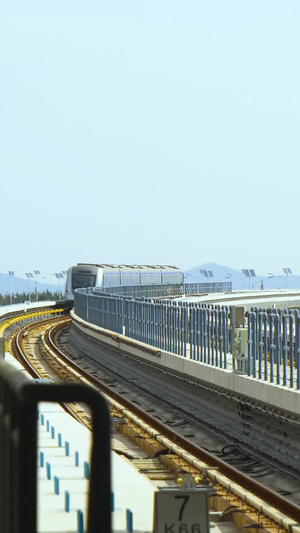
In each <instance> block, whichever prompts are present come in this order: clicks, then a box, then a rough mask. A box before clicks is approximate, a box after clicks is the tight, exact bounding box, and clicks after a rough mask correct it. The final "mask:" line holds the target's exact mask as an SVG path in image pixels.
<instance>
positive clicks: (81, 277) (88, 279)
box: [73, 274, 96, 291]
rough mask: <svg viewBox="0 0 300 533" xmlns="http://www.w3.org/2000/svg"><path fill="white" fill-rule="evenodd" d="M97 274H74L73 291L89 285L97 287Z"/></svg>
mask: <svg viewBox="0 0 300 533" xmlns="http://www.w3.org/2000/svg"><path fill="white" fill-rule="evenodd" d="M95 283H96V276H92V275H91V274H73V291H74V290H75V289H82V288H87V287H95Z"/></svg>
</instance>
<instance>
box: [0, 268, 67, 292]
mask: <svg viewBox="0 0 300 533" xmlns="http://www.w3.org/2000/svg"><path fill="white" fill-rule="evenodd" d="M37 283H38V291H39V292H44V291H46V290H48V291H50V292H56V291H58V284H55V283H47V282H42V281H40V280H38V281H37ZM28 290H29V283H28V279H27V278H25V279H23V278H19V277H17V276H10V275H9V274H1V273H0V294H3V295H5V294H10V292H12V293H13V294H16V293H19V294H22V293H23V292H25V293H28ZM35 290H36V279H35V278H33V279H31V280H30V292H35ZM61 290H62V291H63V292H64V290H65V286H64V283H61Z"/></svg>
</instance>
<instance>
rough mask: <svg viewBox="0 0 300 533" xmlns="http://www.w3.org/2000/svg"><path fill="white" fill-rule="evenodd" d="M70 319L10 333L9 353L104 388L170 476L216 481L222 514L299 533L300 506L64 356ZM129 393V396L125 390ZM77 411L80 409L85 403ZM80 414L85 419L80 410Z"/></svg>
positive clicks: (118, 419) (31, 366)
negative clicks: (210, 451) (63, 337)
mask: <svg viewBox="0 0 300 533" xmlns="http://www.w3.org/2000/svg"><path fill="white" fill-rule="evenodd" d="M56 322H57V324H56ZM69 322H70V318H68V317H63V318H55V319H51V320H49V319H47V320H45V319H44V320H43V322H39V323H37V324H30V325H26V326H25V327H23V328H22V329H20V330H19V331H18V332H17V333H16V332H15V333H14V335H13V336H12V338H11V341H10V347H11V351H12V352H13V353H14V355H15V356H16V357H17V358H18V359H19V360H22V361H23V362H22V364H23V365H24V366H26V368H27V369H28V371H29V372H30V373H31V375H34V376H35V377H36V376H37V375H39V376H42V377H44V378H51V379H56V380H66V379H72V380H75V381H84V382H88V383H90V384H91V385H92V386H94V387H97V388H100V389H101V390H102V392H103V393H104V394H105V395H106V397H107V399H108V401H109V402H110V404H111V409H112V414H113V420H114V426H116V427H117V428H118V429H120V430H123V431H124V432H125V433H126V434H128V435H129V434H130V435H131V437H132V438H133V439H134V440H135V442H139V443H141V442H143V445H144V447H145V448H146V449H147V451H148V453H149V451H150V450H151V454H152V455H155V456H156V457H157V458H158V457H159V458H160V462H163V463H164V465H165V467H166V468H167V469H168V470H169V472H171V473H172V474H170V473H168V472H166V471H165V474H166V476H167V475H169V479H170V480H172V479H174V478H175V479H177V478H178V477H179V478H180V477H182V476H183V475H184V474H191V475H192V476H193V479H194V480H196V482H198V483H204V484H212V485H213V486H214V489H215V491H214V494H213V496H212V500H213V501H212V507H213V508H214V509H215V510H218V511H219V512H220V513H221V515H222V516H225V515H227V516H231V517H232V516H233V515H234V517H235V520H236V521H237V523H240V524H242V525H243V526H245V525H246V526H247V527H250V526H251V527H256V528H257V527H259V528H263V529H266V530H271V529H274V527H276V528H277V529H278V528H282V529H289V530H291V529H293V531H295V532H296V530H297V532H298V531H300V528H299V529H298V527H297V523H299V522H300V507H299V506H298V505H296V504H295V503H293V502H291V501H289V500H287V499H286V498H285V497H284V496H283V495H280V494H278V493H277V492H274V491H273V490H271V489H268V488H267V487H266V486H265V485H263V484H261V483H260V482H259V481H257V480H255V479H253V478H251V477H249V476H248V475H246V474H245V473H243V472H241V471H240V470H238V469H237V468H235V467H234V466H232V465H230V464H229V463H227V462H226V461H224V460H222V459H220V458H218V457H217V456H216V455H214V454H211V453H209V452H208V451H207V450H205V449H203V448H201V447H200V446H197V445H195V444H193V443H192V442H191V441H190V440H189V438H188V437H184V436H182V434H180V433H179V432H178V431H176V429H175V428H174V427H173V428H171V427H170V426H169V425H167V424H166V423H163V422H162V421H161V420H159V419H158V418H157V417H156V416H153V414H151V413H149V412H145V410H144V409H142V408H141V407H139V406H138V405H137V403H136V401H130V400H129V399H128V398H125V397H124V394H123V395H122V394H121V393H120V392H117V391H116V387H115V383H114V380H112V378H109V377H108V376H107V375H106V374H104V378H102V379H99V377H98V376H97V375H96V373H95V371H93V375H91V369H90V365H86V366H88V367H89V368H88V369H85V370H84V369H82V367H81V365H80V362H79V359H80V358H79V357H78V362H76V361H74V356H73V358H71V357H68V356H66V354H65V353H64V352H65V350H62V349H60V348H58V346H57V345H58V344H59V342H58V340H57V339H58V338H59V337H60V336H61V331H66V326H67V325H68V324H69ZM63 342H64V343H65V340H64V341H63ZM60 344H61V342H60ZM75 358H76V357H75ZM25 360H26V362H25ZM34 373H35V374H34ZM54 373H55V376H54ZM109 383H110V384H109ZM125 394H126V395H128V391H127V390H126V391H125ZM78 411H79V412H82V408H81V406H80V407H79V408H78ZM79 418H81V420H82V414H81V415H80V417H79ZM83 422H84V423H86V424H87V425H88V424H89V422H88V414H85V415H84V416H83ZM135 461H136V463H135V464H136V466H137V467H139V468H140V469H141V470H142V471H145V469H148V470H149V461H148V462H147V461H145V460H144V459H143V460H138V459H135ZM156 464H157V463H156ZM143 465H144V466H143ZM245 511H246V512H245ZM255 524H256V526H255Z"/></svg>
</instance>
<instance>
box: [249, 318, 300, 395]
mask: <svg viewBox="0 0 300 533" xmlns="http://www.w3.org/2000/svg"><path fill="white" fill-rule="evenodd" d="M247 315H248V354H247V368H246V371H247V374H248V375H249V376H252V377H254V378H258V379H261V380H264V381H269V382H270V383H276V384H277V385H282V386H284V387H289V388H296V389H297V390H299V389H300V317H299V312H298V310H297V309H275V308H271V309H268V310H267V309H258V308H252V310H251V312H249V313H248V314H247Z"/></svg>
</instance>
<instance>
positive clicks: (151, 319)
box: [74, 289, 231, 368]
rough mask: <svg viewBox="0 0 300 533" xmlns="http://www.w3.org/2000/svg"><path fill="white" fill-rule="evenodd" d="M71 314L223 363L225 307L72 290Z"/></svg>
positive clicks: (226, 337)
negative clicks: (73, 296) (72, 304)
mask: <svg viewBox="0 0 300 533" xmlns="http://www.w3.org/2000/svg"><path fill="white" fill-rule="evenodd" d="M74 309H75V313H76V315H77V316H79V317H80V318H82V319H83V320H85V321H87V322H90V323H91V324H94V325H96V326H99V327H101V328H104V329H108V330H110V331H113V332H116V333H120V334H126V336H128V337H130V338H133V339H136V340H138V341H141V342H144V343H146V344H151V345H152V346H155V347H156V348H159V349H161V350H166V351H168V352H172V353H174V354H177V355H181V356H183V357H188V358H190V359H193V360H195V361H200V362H203V363H207V364H210V365H213V366H217V367H219V368H227V354H228V351H229V330H230V327H231V326H230V320H229V312H228V307H221V306H213V305H209V306H208V305H206V304H199V303H187V302H182V301H180V302H177V301H174V300H157V299H152V298H130V297H122V296H113V295H109V294H105V295H104V294H101V295H100V294H95V293H94V294H91V293H90V291H89V290H86V289H80V290H77V291H76V292H75V298H74Z"/></svg>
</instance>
